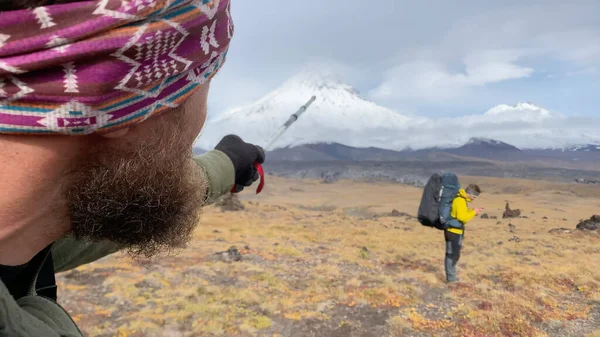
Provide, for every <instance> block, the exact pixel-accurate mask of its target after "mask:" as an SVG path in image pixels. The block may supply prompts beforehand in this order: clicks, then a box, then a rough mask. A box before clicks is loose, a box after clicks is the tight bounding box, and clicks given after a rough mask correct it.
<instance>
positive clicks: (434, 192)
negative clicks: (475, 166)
mask: <svg viewBox="0 0 600 337" xmlns="http://www.w3.org/2000/svg"><path fill="white" fill-rule="evenodd" d="M459 190H460V183H459V181H458V177H457V176H456V174H454V173H451V172H449V173H443V174H441V175H440V174H438V173H434V174H432V175H431V177H430V178H429V180H428V181H427V184H426V185H425V188H424V190H423V195H422V196H421V204H420V205H419V213H418V216H417V219H418V220H419V222H420V223H421V224H422V225H423V226H427V227H433V228H437V229H439V230H445V229H447V228H448V221H450V219H451V217H450V210H451V207H452V200H453V199H454V198H455V197H456V194H457V193H458V191H459Z"/></svg>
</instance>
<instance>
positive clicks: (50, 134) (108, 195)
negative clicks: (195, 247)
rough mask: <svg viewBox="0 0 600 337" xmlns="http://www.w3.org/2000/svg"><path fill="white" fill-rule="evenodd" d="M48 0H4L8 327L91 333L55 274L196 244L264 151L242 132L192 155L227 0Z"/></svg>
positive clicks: (3, 228) (2, 247)
mask: <svg viewBox="0 0 600 337" xmlns="http://www.w3.org/2000/svg"><path fill="white" fill-rule="evenodd" d="M46 1H47V0H2V2H0V158H1V162H2V170H1V172H0V191H1V193H0V214H1V216H0V280H1V282H0V336H16V337H20V336H27V337H30V336H40V337H42V336H43V337H58V336H68V337H75V336H82V333H81V331H80V330H79V328H78V327H77V326H76V325H75V323H74V322H73V320H72V319H71V317H70V316H69V314H68V313H66V312H65V311H64V310H63V309H62V308H61V307H60V305H59V304H58V303H59V302H60V301H59V299H57V295H56V294H57V291H56V283H55V272H62V271H65V270H70V269H73V268H76V267H78V266H80V265H83V264H86V263H90V262H92V261H95V260H97V259H99V258H102V257H104V256H107V255H109V254H112V253H114V252H117V251H120V250H121V251H124V252H127V253H129V254H130V255H131V256H133V257H136V256H143V257H151V256H156V254H158V253H161V252H165V251H167V250H170V249H177V248H182V247H185V245H186V243H187V242H189V240H190V238H191V235H192V232H193V230H194V228H195V227H196V225H197V224H198V222H199V218H200V210H201V207H202V206H205V205H208V204H211V203H213V202H214V201H215V200H216V199H217V198H218V197H220V196H221V195H223V194H226V193H228V192H229V191H230V190H233V192H239V191H241V190H242V189H243V188H244V186H250V185H252V183H253V182H254V181H256V180H257V179H258V173H257V170H256V169H255V168H254V164H255V163H256V162H258V163H263V162H264V160H265V154H264V152H263V150H262V149H261V148H259V147H257V146H255V145H252V144H248V143H245V142H244V141H243V140H242V139H241V138H239V137H237V136H234V135H230V136H227V137H224V138H223V139H222V140H221V142H220V143H219V144H218V145H217V146H216V147H215V149H214V150H212V151H209V152H208V153H206V154H204V155H203V156H201V157H199V158H198V159H197V160H196V161H194V160H193V159H192V146H193V142H194V140H195V139H196V138H197V136H198V134H199V132H200V130H201V129H202V127H203V125H204V122H205V119H206V109H207V96H208V90H209V84H210V81H211V79H212V78H213V76H214V75H215V74H216V73H217V71H218V70H219V69H220V67H221V66H222V64H223V62H224V60H225V55H226V53H227V50H228V46H229V43H230V40H231V37H232V34H233V24H232V22H231V16H230V11H229V1H228V0H221V1H210V2H207V1H191V0H182V1H151V0H143V1H136V2H135V4H134V3H133V2H127V1H121V0H92V1H79V2H78V1H77V0H75V1H59V2H61V3H60V4H55V3H50V2H46ZM48 1H51V0H48ZM90 291H92V290H90ZM108 333H109V334H110V332H108Z"/></svg>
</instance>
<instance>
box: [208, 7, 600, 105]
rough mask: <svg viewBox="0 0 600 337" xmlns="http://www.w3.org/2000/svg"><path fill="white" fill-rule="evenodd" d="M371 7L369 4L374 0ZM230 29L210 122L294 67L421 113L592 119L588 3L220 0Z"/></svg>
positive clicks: (592, 42) (593, 12)
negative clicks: (532, 107) (532, 113)
mask: <svg viewBox="0 0 600 337" xmlns="http://www.w3.org/2000/svg"><path fill="white" fill-rule="evenodd" d="M374 3H376V4H374ZM231 8H232V16H233V19H234V24H235V28H236V33H235V36H234V39H233V41H232V45H231V50H230V54H229V58H228V61H227V63H226V65H225V67H224V68H223V70H222V71H221V72H220V74H219V75H218V76H217V77H216V78H215V79H214V80H213V83H212V88H211V90H212V91H211V95H210V99H209V104H210V114H211V117H214V116H216V115H218V114H219V113H221V112H223V111H224V110H226V109H228V108H232V107H235V106H239V105H242V104H246V103H250V102H252V101H254V100H256V99H258V98H260V97H261V96H262V95H264V94H266V93H267V92H269V91H271V90H273V89H274V88H276V87H277V86H278V85H280V84H281V83H282V82H283V81H285V80H286V79H288V78H289V77H291V76H293V75H294V74H295V73H297V72H298V71H300V70H301V69H303V68H305V67H307V66H309V67H313V68H315V69H318V68H328V69H333V70H334V71H335V72H336V74H338V76H339V77H340V79H342V80H344V81H346V82H348V83H349V84H351V85H352V86H354V87H355V88H356V89H358V90H359V91H360V92H361V94H362V95H363V96H364V97H365V98H367V99H370V100H372V101H375V102H376V103H378V104H380V105H383V106H386V107H389V108H392V109H394V110H396V111H398V112H406V113H410V114H418V115H423V116H428V117H451V116H460V115H469V114H480V113H483V112H485V111H487V110H488V109H490V108H491V107H493V106H495V105H498V104H511V105H512V104H515V103H516V102H518V101H529V102H532V103H534V104H536V105H539V106H542V107H544V108H546V109H548V110H551V111H556V112H560V113H563V114H566V115H587V116H594V115H600V108H599V106H600V2H599V1H598V0H572V1H554V0H534V1H523V0H521V1H513V0H502V1H479V0H462V1H442V0H438V1H433V0H423V1H401V0H377V1H371V2H367V1H364V0H327V1H321V0H312V1H287V0H283V1H282V0H254V1H245V0H241V1H232V4H231Z"/></svg>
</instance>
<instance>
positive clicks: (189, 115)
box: [181, 83, 209, 143]
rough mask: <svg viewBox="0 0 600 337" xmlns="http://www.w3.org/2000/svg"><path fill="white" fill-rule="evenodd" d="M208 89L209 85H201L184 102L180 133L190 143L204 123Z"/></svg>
mask: <svg viewBox="0 0 600 337" xmlns="http://www.w3.org/2000/svg"><path fill="white" fill-rule="evenodd" d="M208 89H209V83H205V84H203V85H201V86H200V88H199V89H198V90H197V91H196V92H195V93H194V94H193V95H192V97H190V99H189V100H188V101H186V102H185V105H184V114H185V116H184V121H183V123H184V125H182V126H181V127H182V128H184V129H183V130H182V132H184V133H185V134H186V137H187V138H188V140H189V141H190V143H193V142H194V140H196V138H197V137H198V135H199V134H200V131H202V128H203V127H204V124H205V123H206V115H207V105H208V104H207V100H208Z"/></svg>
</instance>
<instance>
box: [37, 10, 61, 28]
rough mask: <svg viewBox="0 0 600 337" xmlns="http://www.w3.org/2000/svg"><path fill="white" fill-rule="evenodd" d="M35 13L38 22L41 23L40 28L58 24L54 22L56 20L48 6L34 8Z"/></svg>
mask: <svg viewBox="0 0 600 337" xmlns="http://www.w3.org/2000/svg"><path fill="white" fill-rule="evenodd" d="M33 15H35V18H36V20H37V22H38V23H39V24H40V29H45V28H50V27H52V26H56V23H54V20H53V19H52V16H51V15H50V13H48V10H47V9H46V7H43V6H42V7H37V8H34V9H33Z"/></svg>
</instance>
